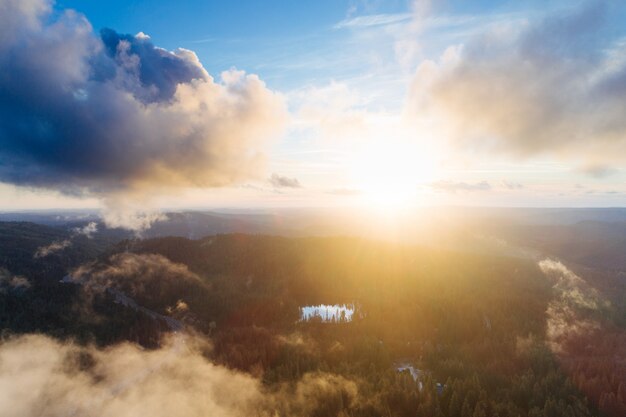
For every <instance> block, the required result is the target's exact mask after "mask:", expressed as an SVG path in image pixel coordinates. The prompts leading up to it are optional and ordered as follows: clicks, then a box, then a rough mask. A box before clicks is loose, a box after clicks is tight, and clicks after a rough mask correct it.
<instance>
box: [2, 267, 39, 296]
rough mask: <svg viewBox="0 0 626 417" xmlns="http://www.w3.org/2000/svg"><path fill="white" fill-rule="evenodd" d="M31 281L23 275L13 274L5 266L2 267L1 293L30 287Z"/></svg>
mask: <svg viewBox="0 0 626 417" xmlns="http://www.w3.org/2000/svg"><path fill="white" fill-rule="evenodd" d="M30 285H31V284H30V281H29V280H28V279H27V278H26V277H23V276H21V275H13V274H11V273H10V272H9V271H7V270H6V269H4V268H0V293H3V292H6V291H7V290H8V291H11V290H24V289H27V288H30Z"/></svg>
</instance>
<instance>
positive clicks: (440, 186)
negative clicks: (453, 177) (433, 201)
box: [431, 181, 491, 193]
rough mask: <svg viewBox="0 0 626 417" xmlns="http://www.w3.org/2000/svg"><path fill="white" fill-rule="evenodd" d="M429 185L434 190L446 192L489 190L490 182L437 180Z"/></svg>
mask: <svg viewBox="0 0 626 417" xmlns="http://www.w3.org/2000/svg"><path fill="white" fill-rule="evenodd" d="M431 187H432V188H433V189H434V190H436V191H444V192H447V193H457V192H468V191H489V190H491V184H489V183H488V182H487V181H481V182H476V183H467V182H457V181H437V182H434V183H432V184H431Z"/></svg>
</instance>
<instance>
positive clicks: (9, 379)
mask: <svg viewBox="0 0 626 417" xmlns="http://www.w3.org/2000/svg"><path fill="white" fill-rule="evenodd" d="M177 337H178V339H172V340H170V341H169V342H168V343H167V344H166V345H165V346H164V347H163V348H162V349H158V350H155V351H145V350H141V349H140V348H139V347H136V346H133V345H130V344H122V345H118V346H115V347H113V348H109V349H106V350H99V349H96V348H94V347H80V346H77V345H73V344H61V343H59V342H57V341H55V340H53V339H50V338H48V337H45V336H41V335H31V336H23V337H19V338H15V339H11V340H9V341H8V342H5V343H3V344H2V345H0V386H1V387H2V390H1V392H0V408H2V410H4V411H3V413H4V415H5V416H7V417H25V416H32V415H41V414H42V413H43V414H46V415H68V416H70V415H93V416H102V417H108V416H119V417H123V416H136V415H151V416H157V417H158V416H172V415H177V416H183V417H184V416H199V415H213V416H222V417H228V416H233V417H235V416H246V415H254V413H255V410H256V409H257V407H259V405H263V402H264V401H263V396H262V393H261V387H260V384H259V382H258V381H257V380H255V379H253V378H252V377H250V376H247V375H244V374H240V373H235V372H233V371H230V370H228V369H226V368H224V367H221V366H216V365H214V364H212V363H210V362H209V361H207V360H206V359H204V358H203V357H202V355H201V353H200V352H199V351H198V350H196V349H195V348H194V346H193V344H192V343H190V340H189V339H187V340H185V343H182V342H183V341H182V340H180V336H177Z"/></svg>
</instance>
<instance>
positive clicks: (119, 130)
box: [0, 0, 286, 196]
mask: <svg viewBox="0 0 626 417" xmlns="http://www.w3.org/2000/svg"><path fill="white" fill-rule="evenodd" d="M285 118H286V110H285V106H284V100H283V99H282V98H281V96H280V95H277V94H275V93H273V92H272V91H270V90H269V89H268V88H267V87H266V86H265V84H264V83H263V82H262V81H261V80H260V79H259V78H258V77H257V76H255V75H247V74H245V73H244V72H242V71H236V70H230V71H227V72H224V73H223V74H221V76H220V78H219V80H218V81H216V80H214V79H213V77H211V76H210V75H209V74H208V73H207V72H206V70H205V69H204V68H203V67H202V65H201V63H200V62H199V60H198V58H197V56H196V55H195V54H194V53H193V52H192V51H189V50H185V49H177V50H175V51H166V50H164V49H162V48H158V47H156V46H155V45H154V44H153V43H152V42H151V41H150V39H149V38H148V37H147V36H145V35H143V34H139V35H136V36H132V35H124V34H119V33H116V32H115V31H113V30H111V29H104V30H103V31H102V32H101V33H100V34H99V35H96V34H95V33H94V32H93V30H92V27H91V25H90V24H89V22H88V21H87V19H86V18H85V17H84V16H82V15H80V14H78V13H76V12H73V11H62V12H59V13H51V4H50V1H48V0H5V1H3V2H2V4H1V5H0V181H3V182H7V183H12V184H16V185H23V186H35V187H44V188H52V189H56V190H60V191H62V192H65V193H74V194H79V195H84V194H91V195H96V196H107V195H109V194H114V193H129V192H136V191H138V190H139V191H142V192H144V193H151V192H153V191H155V190H162V189H168V188H178V187H210V186H222V185H227V184H231V183H233V182H237V181H240V180H243V179H247V178H250V177H257V178H258V177H259V175H261V173H262V168H263V165H264V157H263V150H264V149H265V146H266V144H267V140H268V139H270V138H271V137H273V136H275V135H277V134H279V133H280V131H281V129H282V126H283V123H284V121H285ZM145 190H149V191H145Z"/></svg>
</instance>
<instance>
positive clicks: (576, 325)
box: [538, 259, 609, 352]
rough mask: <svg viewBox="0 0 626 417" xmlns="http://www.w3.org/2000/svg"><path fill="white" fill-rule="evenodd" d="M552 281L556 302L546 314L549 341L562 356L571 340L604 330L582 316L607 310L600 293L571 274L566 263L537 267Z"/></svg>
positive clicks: (546, 261) (550, 262)
mask: <svg viewBox="0 0 626 417" xmlns="http://www.w3.org/2000/svg"><path fill="white" fill-rule="evenodd" d="M538 265H539V268H540V269H541V271H542V272H543V273H544V274H545V275H546V276H547V277H548V278H550V280H551V281H552V284H553V287H552V288H553V290H554V292H555V298H554V299H553V300H552V301H550V303H549V304H548V308H547V310H546V315H547V323H546V337H547V339H548V343H549V344H550V346H551V348H552V349H553V350H554V351H555V352H563V350H564V349H565V345H566V344H567V342H568V341H569V340H573V339H575V338H577V337H579V336H582V335H587V334H590V333H592V332H593V331H596V330H598V329H600V328H601V325H600V323H599V322H597V321H595V320H592V319H589V318H584V316H583V314H582V313H583V312H585V311H590V310H592V311H595V310H598V309H600V308H603V307H607V306H608V305H609V304H608V301H606V300H604V299H603V298H602V297H601V296H600V294H599V293H598V291H597V290H596V289H594V288H592V287H591V286H589V285H588V284H587V282H586V281H585V280H583V279H582V278H581V277H579V276H578V275H576V274H575V273H574V272H572V271H571V270H570V269H569V268H567V267H566V266H565V265H564V264H563V263H561V262H559V261H556V260H553V259H544V260H542V261H540V262H539V263H538Z"/></svg>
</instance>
